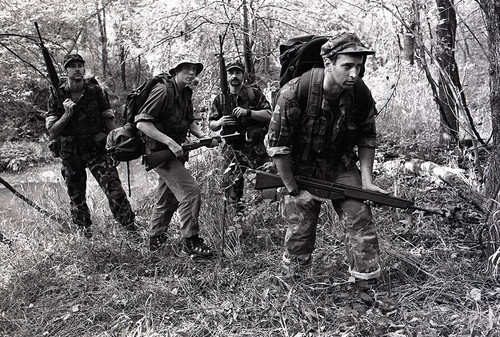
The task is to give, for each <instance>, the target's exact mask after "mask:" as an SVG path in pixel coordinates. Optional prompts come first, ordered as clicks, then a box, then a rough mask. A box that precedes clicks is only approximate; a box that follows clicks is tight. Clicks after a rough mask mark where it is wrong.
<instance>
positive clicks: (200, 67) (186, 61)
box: [168, 59, 203, 76]
mask: <svg viewBox="0 0 500 337" xmlns="http://www.w3.org/2000/svg"><path fill="white" fill-rule="evenodd" d="M188 64H193V65H195V66H196V75H198V74H199V73H201V71H202V70H203V64H201V63H200V62H195V61H193V60H191V59H181V60H180V61H179V62H178V63H177V65H176V66H175V67H173V68H172V69H170V70H169V71H168V72H169V74H170V75H172V76H174V75H175V71H176V70H177V68H179V67H181V66H183V65H188Z"/></svg>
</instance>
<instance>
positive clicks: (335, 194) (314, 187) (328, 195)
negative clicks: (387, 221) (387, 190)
mask: <svg viewBox="0 0 500 337" xmlns="http://www.w3.org/2000/svg"><path fill="white" fill-rule="evenodd" d="M255 172H256V174H257V176H256V181H255V189H257V190H263V189H270V188H277V187H283V186H285V184H284V183H283V181H282V180H281V177H280V176H279V175H277V174H273V173H268V172H264V171H259V170H256V171H255ZM295 181H296V182H297V184H298V185H299V187H300V189H302V190H306V191H308V192H309V193H311V194H313V195H315V196H317V197H320V198H324V199H330V200H340V199H355V200H359V201H372V202H374V203H375V204H379V205H385V206H391V207H396V208H402V209H415V210H421V211H425V212H429V213H433V214H438V215H441V216H446V214H445V212H443V211H441V210H437V209H428V208H423V207H419V206H416V205H414V204H413V201H411V200H408V199H404V198H399V197H392V196H390V195H387V194H383V193H379V192H374V191H369V190H364V189H362V188H358V187H353V186H348V185H342V184H335V183H331V182H328V181H323V180H318V179H314V178H308V177H303V176H296V177H295Z"/></svg>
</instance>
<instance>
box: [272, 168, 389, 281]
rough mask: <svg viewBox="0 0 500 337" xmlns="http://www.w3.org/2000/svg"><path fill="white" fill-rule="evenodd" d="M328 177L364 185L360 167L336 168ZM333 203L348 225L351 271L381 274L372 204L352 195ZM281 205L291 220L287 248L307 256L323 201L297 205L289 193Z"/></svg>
mask: <svg viewBox="0 0 500 337" xmlns="http://www.w3.org/2000/svg"><path fill="white" fill-rule="evenodd" d="M328 181H331V182H334V183H340V184H344V185H350V186H357V187H359V186H361V177H360V175H359V172H358V171H357V170H352V171H347V170H344V171H341V172H336V174H335V175H334V177H330V179H328ZM332 203H333V206H334V209H335V211H336V212H337V214H338V216H339V219H340V221H341V223H342V225H343V227H344V229H345V232H344V240H345V250H346V254H347V260H348V263H349V271H350V273H351V275H353V276H355V277H357V278H360V279H371V278H376V277H378V276H379V275H380V264H379V254H380V251H379V242H378V235H377V231H376V228H375V224H374V223H373V221H372V213H371V210H370V207H369V206H368V205H366V204H364V203H362V202H359V201H356V200H350V199H343V200H332ZM280 209H281V214H282V216H283V217H284V218H285V219H286V221H287V224H288V229H287V232H286V236H285V247H286V251H285V252H286V253H287V254H288V255H290V256H293V257H296V258H297V259H298V260H307V259H308V258H309V257H310V256H311V254H312V252H313V250H314V246H315V243H316V229H317V225H318V220H319V214H320V209H321V202H316V203H315V205H314V206H313V207H312V208H311V209H303V208H300V207H298V206H297V205H296V204H295V203H294V202H293V201H292V199H291V197H290V196H289V195H284V196H283V197H282V199H281V204H280Z"/></svg>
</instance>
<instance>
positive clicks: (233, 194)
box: [222, 143, 270, 204]
mask: <svg viewBox="0 0 500 337" xmlns="http://www.w3.org/2000/svg"><path fill="white" fill-rule="evenodd" d="M222 154H223V156H224V167H225V168H226V170H225V172H224V175H223V177H222V188H223V189H224V195H225V197H226V200H227V201H228V202H229V203H231V204H236V203H237V202H239V201H240V200H241V198H242V197H243V189H244V187H245V186H244V181H245V179H244V177H243V173H245V171H246V169H247V168H252V169H257V168H258V167H260V166H262V165H264V164H265V163H266V162H269V161H270V159H269V157H268V156H267V154H266V151H265V148H264V147H263V145H262V146H260V144H257V145H253V144H251V143H246V144H243V145H242V146H241V145H240V146H238V147H236V146H234V147H233V146H228V145H226V146H224V148H223V150H222Z"/></svg>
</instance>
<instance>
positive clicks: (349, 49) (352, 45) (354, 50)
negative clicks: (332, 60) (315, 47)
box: [321, 32, 375, 57]
mask: <svg viewBox="0 0 500 337" xmlns="http://www.w3.org/2000/svg"><path fill="white" fill-rule="evenodd" d="M338 54H358V55H373V54H375V51H374V50H371V49H368V48H366V47H365V46H364V45H363V43H361V41H360V40H359V38H358V36H357V35H356V34H354V33H348V32H344V33H341V34H339V35H337V36H334V37H332V38H331V39H329V40H328V41H326V42H325V43H324V44H323V45H322V46H321V56H323V57H332V56H333V55H338Z"/></svg>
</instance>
